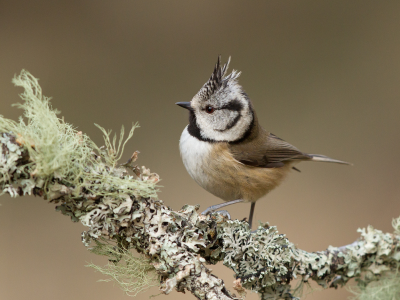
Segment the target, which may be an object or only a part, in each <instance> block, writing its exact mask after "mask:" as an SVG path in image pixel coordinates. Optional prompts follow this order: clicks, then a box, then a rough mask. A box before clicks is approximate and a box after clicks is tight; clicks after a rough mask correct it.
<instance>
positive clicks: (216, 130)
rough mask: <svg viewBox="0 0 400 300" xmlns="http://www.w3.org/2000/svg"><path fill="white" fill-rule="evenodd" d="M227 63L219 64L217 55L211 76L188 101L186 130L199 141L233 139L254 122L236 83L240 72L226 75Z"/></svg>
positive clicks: (242, 92) (247, 104)
mask: <svg viewBox="0 0 400 300" xmlns="http://www.w3.org/2000/svg"><path fill="white" fill-rule="evenodd" d="M229 62H230V58H229V59H228V62H227V63H226V64H224V65H223V66H221V57H218V61H217V63H216V65H215V68H214V71H213V73H212V74H211V77H210V79H209V80H208V81H207V82H206V83H205V84H204V85H203V87H202V88H201V89H200V91H199V92H198V93H197V94H196V95H195V96H194V97H193V99H192V101H191V102H190V107H191V109H190V124H189V127H188V130H189V133H190V134H191V135H193V136H195V137H197V138H198V139H200V140H207V141H217V142H218V141H226V142H234V141H237V140H240V139H241V138H243V137H244V136H245V134H246V133H247V132H248V131H249V130H250V127H251V126H252V124H253V119H254V115H253V109H252V105H251V102H250V100H249V98H248V97H247V95H246V93H245V92H244V91H243V88H242V87H241V86H240V85H239V83H238V82H237V78H238V77H239V75H240V72H237V71H235V70H233V71H232V73H230V74H229V75H226V72H227V69H228V66H229Z"/></svg>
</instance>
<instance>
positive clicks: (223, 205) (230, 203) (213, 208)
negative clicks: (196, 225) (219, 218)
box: [201, 199, 243, 215]
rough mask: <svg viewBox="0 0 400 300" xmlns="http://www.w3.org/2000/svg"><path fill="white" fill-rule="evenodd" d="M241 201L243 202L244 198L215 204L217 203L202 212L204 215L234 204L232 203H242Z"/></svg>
mask: <svg viewBox="0 0 400 300" xmlns="http://www.w3.org/2000/svg"><path fill="white" fill-rule="evenodd" d="M240 202H243V200H242V199H237V200H233V201H228V202H225V203H220V204H215V205H212V206H210V207H208V208H207V209H206V210H205V211H203V212H202V213H201V214H202V215H209V214H211V213H213V212H215V211H217V210H218V209H220V208H222V207H225V206H228V205H232V204H235V203H240Z"/></svg>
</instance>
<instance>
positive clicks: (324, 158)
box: [308, 154, 352, 165]
mask: <svg viewBox="0 0 400 300" xmlns="http://www.w3.org/2000/svg"><path fill="white" fill-rule="evenodd" d="M308 155H310V156H311V160H312V161H323V162H330V163H336V164H344V165H352V164H351V163H348V162H345V161H342V160H337V159H333V158H330V157H328V156H325V155H320V154H308Z"/></svg>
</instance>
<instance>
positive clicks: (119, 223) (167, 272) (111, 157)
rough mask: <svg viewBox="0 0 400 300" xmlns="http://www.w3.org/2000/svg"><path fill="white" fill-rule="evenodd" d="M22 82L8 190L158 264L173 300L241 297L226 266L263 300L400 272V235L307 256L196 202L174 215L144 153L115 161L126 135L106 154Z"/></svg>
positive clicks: (0, 124)
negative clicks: (220, 272)
mask: <svg viewBox="0 0 400 300" xmlns="http://www.w3.org/2000/svg"><path fill="white" fill-rule="evenodd" d="M14 83H15V84H16V85H19V86H23V87H24V88H25V92H24V93H23V94H22V95H21V97H22V99H23V100H24V101H25V102H24V103H23V104H21V105H20V106H21V107H22V108H23V109H24V110H25V117H26V119H27V123H26V124H25V123H24V122H22V121H20V122H19V123H17V122H14V121H11V120H7V119H5V118H2V117H0V191H3V193H8V194H10V195H11V196H13V197H17V196H23V195H27V194H28V195H31V194H33V195H35V196H42V197H44V198H45V199H46V200H48V201H50V202H53V203H56V204H57V206H56V209H57V210H58V211H60V212H61V213H62V214H64V215H67V216H70V217H71V219H72V220H73V221H80V222H82V224H83V225H85V226H86V227H88V230H87V231H86V232H84V233H83V234H82V240H83V243H84V244H85V246H89V245H90V244H91V241H93V240H98V239H100V238H107V239H109V240H113V241H115V242H116V243H117V245H118V247H120V248H121V249H136V250H137V251H138V252H139V253H142V254H144V255H145V256H146V257H147V258H149V259H150V261H151V263H152V265H153V266H154V268H155V270H156V271H157V273H158V275H159V279H160V284H161V286H160V289H161V291H162V292H163V293H165V294H168V293H170V292H171V291H172V290H173V289H175V290H177V291H179V292H185V291H189V292H191V293H192V294H193V295H194V296H196V297H197V298H198V299H235V298H236V296H235V295H234V294H233V293H231V292H229V291H228V290H227V288H226V287H225V285H224V282H223V281H222V280H221V279H218V278H217V277H216V276H215V275H213V274H212V273H211V270H210V269H208V268H207V267H206V265H205V264H206V263H208V264H215V263H217V262H219V261H223V263H224V265H225V266H227V267H229V268H231V269H232V270H233V271H234V272H235V273H236V278H237V280H236V281H235V286H234V289H235V290H236V291H237V292H238V293H239V295H241V296H243V295H244V289H243V288H246V289H251V290H253V291H257V292H259V293H260V294H261V297H262V299H298V298H295V297H294V296H293V291H292V290H291V286H290V283H291V281H292V280H294V279H296V278H297V279H301V281H302V282H308V281H309V280H313V281H315V282H317V283H318V284H319V285H321V286H323V287H325V288H326V287H334V288H337V287H338V286H343V285H345V284H346V283H347V282H348V281H349V279H351V278H357V279H358V280H359V284H360V285H363V286H366V285H367V284H369V283H370V282H372V281H374V280H377V279H379V277H380V276H381V275H382V274H384V273H385V272H386V271H389V270H393V271H394V270H397V268H398V264H399V260H400V251H399V249H398V245H399V239H400V236H399V235H398V234H397V233H396V234H391V233H382V232H381V231H379V230H376V229H374V228H372V227H371V226H368V227H367V228H366V229H361V230H359V232H360V238H359V240H357V241H356V242H354V243H353V244H351V245H348V246H344V247H331V246H330V247H329V248H328V249H327V250H325V251H320V252H313V253H309V252H306V251H304V250H300V249H297V248H296V247H295V246H294V244H293V243H291V242H290V241H289V240H288V239H287V238H286V237H285V236H284V235H283V234H279V233H278V231H277V229H276V227H275V226H269V225H268V223H266V224H261V225H260V226H259V228H258V230H257V231H256V232H253V233H252V232H250V230H249V227H248V224H247V222H242V221H238V220H227V219H226V218H224V217H223V216H221V215H219V214H212V215H209V216H203V215H201V214H199V213H198V209H199V206H198V205H197V206H190V205H186V206H184V207H183V208H182V209H181V210H180V211H173V210H172V209H171V208H169V207H168V206H166V205H164V203H163V201H162V200H158V199H157V194H156V191H157V186H156V184H157V182H158V180H159V178H158V175H157V174H155V173H151V172H150V170H148V169H146V168H144V167H142V168H139V167H137V166H134V165H133V163H134V161H135V160H136V158H137V153H134V155H133V156H132V158H131V159H130V161H128V163H127V164H125V165H118V164H117V160H118V158H119V157H120V156H121V154H122V150H123V145H124V143H123V141H122V137H123V131H122V134H121V137H120V139H119V140H118V141H117V139H116V138H115V137H114V139H112V140H111V139H110V133H109V132H106V131H104V130H103V132H104V134H105V144H106V146H105V147H100V148H99V147H97V146H96V145H95V144H94V143H93V142H92V141H91V140H90V139H89V138H88V137H87V136H86V135H84V134H82V133H81V132H77V131H75V130H73V129H72V126H71V125H69V124H66V123H64V122H63V120H61V119H59V118H58V117H56V114H55V111H54V110H52V109H51V107H50V104H49V102H48V100H49V99H48V98H46V97H44V96H42V94H41V89H40V86H39V85H38V83H37V80H36V79H35V78H34V77H32V76H31V75H30V74H29V73H27V72H25V71H23V72H22V73H21V75H20V76H18V77H16V78H15V79H14ZM49 127H50V129H49ZM132 134H133V129H132V130H131V132H130V135H129V136H128V138H129V137H130V136H132ZM125 143H126V141H125Z"/></svg>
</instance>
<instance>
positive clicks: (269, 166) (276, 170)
mask: <svg viewBox="0 0 400 300" xmlns="http://www.w3.org/2000/svg"><path fill="white" fill-rule="evenodd" d="M230 60H231V58H230V57H229V59H228V61H227V62H226V63H225V64H224V65H222V64H221V56H218V60H217V63H216V64H215V67H214V71H213V72H212V74H211V77H210V78H209V79H208V81H207V82H206V83H205V84H204V85H203V86H202V88H201V89H200V90H199V92H198V93H197V94H196V95H195V96H194V97H193V98H192V100H191V101H190V102H177V103H176V104H177V105H179V106H181V107H183V108H185V109H187V110H188V111H189V124H188V125H187V126H186V127H185V129H184V130H183V132H182V135H181V137H180V140H179V149H180V154H181V157H182V161H183V164H184V166H185V167H186V170H187V172H188V173H189V175H190V176H191V177H192V178H193V179H194V180H195V181H196V182H197V183H198V184H199V185H200V186H201V187H203V188H204V189H205V190H207V191H208V192H210V193H211V194H213V195H215V196H217V197H219V198H221V199H222V200H224V201H226V202H224V203H220V204H216V205H212V206H210V207H208V208H207V209H206V210H205V211H203V212H202V214H203V215H208V214H210V213H212V212H215V211H217V210H219V209H220V208H222V207H225V206H228V205H231V204H235V203H240V202H250V203H251V206H250V214H249V219H248V223H249V227H250V229H251V227H252V222H253V215H254V208H255V203H256V201H257V200H259V199H260V198H261V197H263V196H264V195H266V194H268V193H269V192H270V191H272V190H273V189H274V188H276V187H277V186H278V185H279V184H280V183H281V182H282V181H283V180H284V179H285V178H286V177H287V175H288V174H289V173H290V172H291V171H292V170H293V169H294V170H297V171H299V170H298V169H297V168H296V167H295V165H296V164H297V163H299V162H301V161H316V162H330V163H338V164H349V163H347V162H345V161H341V160H337V159H333V158H330V157H327V156H325V155H319V154H308V153H305V152H302V151H300V150H299V149H297V148H296V147H294V146H292V145H291V144H289V143H287V142H286V141H284V140H283V139H281V138H279V137H277V136H276V135H274V134H273V133H271V132H269V131H267V130H265V129H264V128H263V127H261V126H260V124H259V122H258V118H257V115H256V112H255V109H254V106H253V104H252V102H251V100H250V98H249V96H248V95H247V93H246V92H245V91H244V89H243V88H242V86H240V85H239V83H238V77H239V76H240V74H241V72H238V71H235V70H232V72H231V73H230V74H229V75H227V70H228V67H229V63H230Z"/></svg>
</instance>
